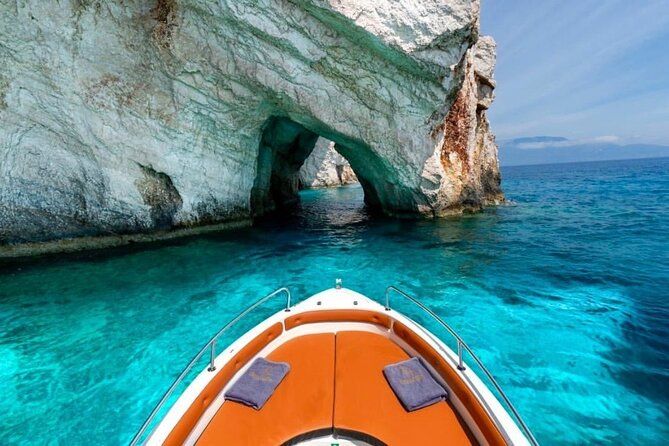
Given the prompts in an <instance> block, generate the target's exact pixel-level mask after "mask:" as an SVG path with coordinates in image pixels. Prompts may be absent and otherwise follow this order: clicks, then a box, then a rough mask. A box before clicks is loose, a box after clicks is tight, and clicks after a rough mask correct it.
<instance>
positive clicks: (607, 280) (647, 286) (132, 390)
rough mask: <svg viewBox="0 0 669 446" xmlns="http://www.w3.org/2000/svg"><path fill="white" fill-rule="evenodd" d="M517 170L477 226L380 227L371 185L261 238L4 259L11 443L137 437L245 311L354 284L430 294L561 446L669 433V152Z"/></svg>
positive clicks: (331, 196) (546, 440)
mask: <svg viewBox="0 0 669 446" xmlns="http://www.w3.org/2000/svg"><path fill="white" fill-rule="evenodd" d="M503 175H504V189H505V191H506V194H507V196H508V198H509V199H511V200H512V201H513V202H514V203H515V204H514V205H511V206H502V207H499V208H494V209H489V210H487V211H486V212H484V213H481V214H477V215H471V216H465V217H463V218H454V219H446V220H436V221H394V220H385V219H375V218H372V217H370V216H369V215H368V214H367V213H366V212H365V210H364V206H363V204H362V191H361V189H360V188H357V187H351V188H343V189H338V190H327V191H309V192H305V193H303V202H302V205H301V208H300V209H299V210H298V211H296V212H295V213H294V214H292V215H286V216H284V217H283V218H275V219H271V220H267V221H263V222H261V223H259V224H258V225H257V226H256V227H254V228H249V229H246V230H241V231H236V232H231V233H226V234H222V235H217V236H208V237H200V238H191V239H187V240H182V241H179V242H177V243H174V244H171V245H163V246H152V247H150V248H145V249H142V250H134V251H128V250H119V251H113V252H111V253H107V254H105V255H100V254H94V255H85V256H80V257H79V258H76V259H73V258H70V259H65V260H57V261H54V260H53V259H50V260H46V261H40V262H34V263H22V264H20V265H4V266H2V269H0V413H2V414H3V415H2V422H0V444H2V445H14V444H63V445H79V444H82V445H83V444H93V443H95V444H110V445H115V444H125V443H127V442H128V441H129V440H130V438H131V437H132V435H133V433H134V432H135V431H136V429H137V428H138V427H139V426H140V425H141V423H142V421H143V420H144V418H145V417H146V415H147V414H148V413H149V412H150V410H151V409H152V407H153V405H154V404H155V402H156V401H157V400H158V399H159V398H160V396H161V395H162V393H163V392H164V390H165V389H166V388H167V387H168V386H169V384H170V383H171V381H172V380H173V379H174V378H175V377H176V375H178V373H179V372H180V370H181V369H182V368H183V366H184V365H185V364H186V363H187V362H188V361H189V360H190V359H191V357H192V356H193V355H194V354H195V352H196V351H197V350H198V349H199V347H200V346H201V345H202V344H204V343H205V342H206V341H207V340H208V338H209V337H210V336H211V335H212V334H213V333H214V332H216V330H217V329H218V328H219V327H220V326H221V325H223V324H224V323H225V322H226V321H227V320H228V319H230V318H231V317H232V316H233V315H234V314H236V313H237V312H239V311H240V310H241V309H242V308H243V307H244V306H245V305H247V304H248V303H250V302H251V301H252V300H254V299H256V298H258V297H260V296H262V295H264V294H266V293H268V292H269V291H272V290H273V289H274V288H277V287H279V286H282V285H286V286H289V287H290V288H291V290H292V291H293V293H294V295H295V296H296V297H297V298H298V299H302V298H305V297H307V296H308V295H309V294H312V293H314V292H316V291H319V290H321V289H324V288H327V287H329V286H331V285H332V284H333V282H334V279H335V278H336V277H341V278H343V280H344V284H345V286H348V287H349V288H352V289H355V290H358V291H360V292H362V293H365V294H368V295H370V296H371V297H375V298H379V299H380V298H381V297H382V296H383V291H384V289H385V287H386V286H387V285H389V284H396V285H398V286H400V287H401V288H403V289H405V290H407V291H408V292H410V293H412V294H414V295H416V296H419V297H421V298H422V299H423V300H424V301H425V302H426V303H427V304H428V305H429V306H431V307H432V308H433V309H434V310H435V311H436V312H437V313H438V314H440V315H441V316H443V317H444V318H445V319H446V320H447V321H449V322H450V323H451V325H452V326H453V327H455V328H456V329H457V330H458V331H459V332H460V333H461V334H462V336H463V337H464V338H465V340H467V341H468V342H469V344H470V345H471V346H472V347H473V348H474V349H475V350H476V351H477V352H478V354H479V356H480V357H481V358H482V359H483V361H484V362H485V363H486V364H487V365H488V366H489V369H490V370H491V371H492V372H493V373H494V374H495V375H496V376H497V377H498V379H499V381H500V383H501V384H502V386H503V387H504V389H505V390H506V391H507V393H508V395H509V396H510V397H511V399H512V400H513V401H514V402H515V404H516V406H517V408H518V409H519V410H520V412H521V414H523V415H524V417H525V419H526V421H527V422H528V424H529V425H530V426H531V428H532V429H533V431H534V432H535V434H536V436H537V437H538V439H539V440H540V442H541V443H542V444H547V445H567V444H595V443H596V444H621V445H622V444H625V445H645V444H664V443H666V442H667V441H669V423H668V422H667V420H668V419H669V418H668V417H669V408H668V407H669V204H667V203H668V200H669V159H663V160H645V161H624V162H605V163H587V164H567V165H555V166H532V167H514V168H507V169H504V171H503ZM276 305H280V302H276ZM397 305H398V306H401V304H399V303H397ZM401 309H404V310H405V311H407V312H409V314H410V315H412V316H413V313H412V312H411V311H412V309H411V308H409V307H402V308H401ZM270 310H271V309H270V308H267V309H263V311H264V312H265V314H259V315H257V316H256V317H255V319H252V320H251V321H249V322H248V323H247V325H249V324H251V323H253V322H255V320H258V319H259V318H261V317H263V316H264V315H266V314H268V313H269V312H270ZM243 328H245V327H240V329H239V330H241V329H243ZM239 330H238V331H239ZM435 444H437V443H435Z"/></svg>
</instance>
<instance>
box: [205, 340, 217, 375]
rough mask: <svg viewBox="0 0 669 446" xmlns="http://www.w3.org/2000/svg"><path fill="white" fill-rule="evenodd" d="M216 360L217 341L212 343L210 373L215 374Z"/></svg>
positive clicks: (208, 369)
mask: <svg viewBox="0 0 669 446" xmlns="http://www.w3.org/2000/svg"><path fill="white" fill-rule="evenodd" d="M215 360H216V339H214V340H213V341H211V350H210V353H209V367H208V368H207V371H208V372H213V371H214V370H216V365H215V364H214V361H215Z"/></svg>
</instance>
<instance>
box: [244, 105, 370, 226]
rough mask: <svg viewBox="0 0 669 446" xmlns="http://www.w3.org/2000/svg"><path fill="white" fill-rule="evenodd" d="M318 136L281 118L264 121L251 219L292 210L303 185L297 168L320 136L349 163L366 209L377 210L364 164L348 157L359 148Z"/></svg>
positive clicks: (329, 134) (334, 136)
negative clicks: (332, 142) (362, 194)
mask: <svg viewBox="0 0 669 446" xmlns="http://www.w3.org/2000/svg"><path fill="white" fill-rule="evenodd" d="M321 133H326V132H318V133H317V132H314V131H312V130H310V129H308V128H306V127H305V126H304V125H302V124H300V123H297V122H295V121H293V120H292V119H289V118H287V117H283V116H280V117H279V116H277V117H272V118H270V119H269V120H268V121H267V122H266V124H265V126H264V129H263V132H262V137H261V140H260V145H259V148H258V162H257V168H256V177H255V180H254V185H253V189H252V191H251V213H252V215H253V216H254V217H258V216H262V215H264V214H268V213H271V212H273V211H280V210H283V209H288V208H294V207H295V205H297V204H298V203H299V199H300V198H299V191H300V189H301V188H302V187H303V186H304V185H303V184H301V183H300V168H301V167H302V165H303V164H304V162H305V160H306V159H307V158H308V157H309V155H310V154H311V153H312V151H313V150H314V147H315V145H316V142H317V140H318V139H319V137H321V136H322V137H324V138H327V139H330V140H333V141H334V142H335V144H336V147H337V151H338V153H340V154H341V155H342V156H343V157H344V158H345V159H346V160H347V161H348V162H349V163H350V165H351V168H352V169H353V171H354V172H355V175H356V176H357V179H358V181H359V182H360V184H361V186H362V187H363V190H364V194H365V204H366V205H367V207H369V208H370V209H377V208H378V207H379V206H378V199H377V198H376V196H377V194H376V190H375V189H374V187H373V185H372V183H371V182H370V181H368V180H367V179H366V176H365V169H364V166H365V163H364V162H360V161H359V160H358V159H357V158H356V157H355V156H351V155H350V154H351V153H358V152H360V149H359V148H358V147H355V149H353V150H351V148H350V147H351V145H350V144H349V145H348V147H347V146H346V145H345V144H346V143H347V141H343V140H342V139H339V140H338V139H337V135H333V134H331V133H327V134H321ZM342 149H343V150H342ZM363 150H364V149H363ZM342 152H344V153H342ZM347 154H349V156H347ZM360 159H364V157H361V158H360ZM356 161H358V162H357V164H356V165H354V163H356Z"/></svg>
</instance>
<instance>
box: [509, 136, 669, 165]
mask: <svg viewBox="0 0 669 446" xmlns="http://www.w3.org/2000/svg"><path fill="white" fill-rule="evenodd" d="M666 156H669V146H665V145H655V144H624V143H621V142H620V141H618V140H617V138H614V137H599V138H593V139H590V140H572V139H568V138H565V137H562V136H532V137H523V138H515V139H509V140H502V141H500V142H499V158H500V163H501V164H502V165H503V166H521V165H527V164H557V163H573V162H581V161H606V160H617V159H635V158H661V157H666Z"/></svg>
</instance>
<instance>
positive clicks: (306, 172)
mask: <svg viewBox="0 0 669 446" xmlns="http://www.w3.org/2000/svg"><path fill="white" fill-rule="evenodd" d="M357 182H358V178H357V177H356V176H355V173H354V172H353V169H352V168H351V165H350V164H349V163H348V161H346V158H344V157H343V156H341V155H340V154H339V153H338V152H337V150H335V143H334V142H333V141H329V140H327V139H325V138H318V141H316V145H315V146H314V150H313V151H312V152H311V154H310V155H309V157H308V158H307V159H306V161H305V162H304V164H302V167H300V186H301V187H304V188H310V187H337V186H345V185H347V184H355V183H357Z"/></svg>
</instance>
